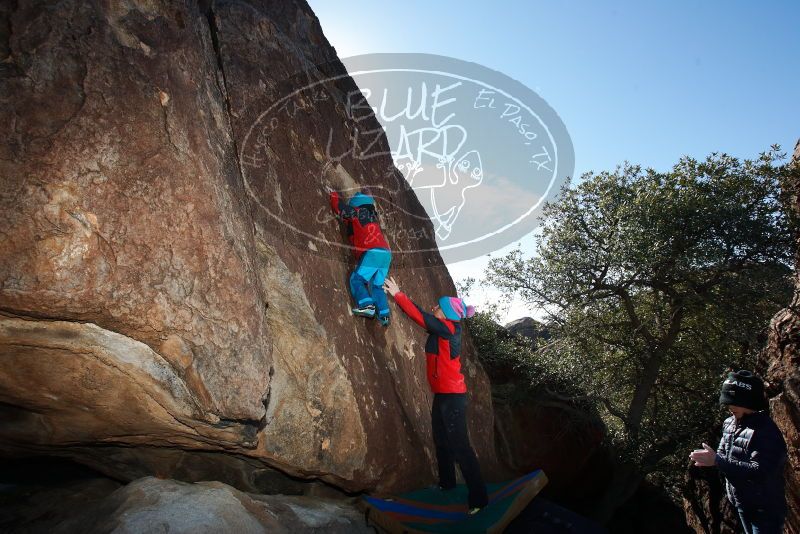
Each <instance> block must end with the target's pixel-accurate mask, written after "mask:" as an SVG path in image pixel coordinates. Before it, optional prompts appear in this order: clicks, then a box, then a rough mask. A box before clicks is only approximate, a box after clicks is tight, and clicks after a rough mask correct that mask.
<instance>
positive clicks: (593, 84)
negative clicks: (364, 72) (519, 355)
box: [310, 0, 800, 318]
mask: <svg viewBox="0 0 800 534" xmlns="http://www.w3.org/2000/svg"><path fill="white" fill-rule="evenodd" d="M310 4H311V7H312V8H313V9H314V11H315V12H316V14H317V16H318V17H319V19H320V22H321V24H322V29H323V31H324V32H325V35H326V36H327V38H328V40H329V41H330V42H331V44H332V45H333V46H334V47H335V48H336V50H337V52H338V53H339V56H340V57H347V56H351V55H357V54H365V53H372V52H426V53H431V54H441V55H446V56H452V57H455V58H459V59H464V60H467V61H473V62H476V63H480V64H482V65H484V66H486V67H489V68H492V69H495V70H499V71H501V72H503V73H504V74H506V75H508V76H510V77H512V78H515V79H517V80H519V81H520V82H522V83H523V84H525V85H527V86H528V87H530V88H532V89H534V90H535V91H536V92H537V93H538V94H539V95H540V96H541V97H543V98H544V99H545V100H546V101H547V102H548V103H549V104H550V105H551V106H552V107H553V108H554V109H555V110H556V111H557V112H558V114H559V115H560V116H561V119H562V120H563V121H564V123H565V124H566V126H567V129H568V131H569V133H570V135H571V137H572V141H573V144H574V147H575V163H576V169H575V171H576V175H580V174H581V173H583V172H585V171H589V170H604V169H612V168H613V167H614V166H616V165H617V164H619V163H621V162H623V161H625V160H628V161H631V162H634V163H640V164H642V165H645V166H649V167H654V168H656V169H660V170H665V169H667V168H669V167H670V166H671V165H672V164H673V163H675V162H676V161H677V160H678V158H679V157H680V156H681V155H684V154H688V155H692V156H696V157H704V156H705V155H707V154H708V153H710V152H712V151H724V152H728V153H730V154H733V155H735V156H739V157H754V156H756V155H757V154H758V153H759V152H762V151H764V150H766V149H767V148H768V147H769V146H770V145H771V144H773V143H779V144H780V145H781V146H782V147H783V149H784V150H785V151H787V152H791V150H792V149H793V147H794V143H795V141H796V140H797V138H798V137H800V75H798V74H799V73H798V70H799V69H798V67H800V1H798V0H782V1H773V2H770V1H765V2H751V1H744V0H728V1H725V2H723V1H693V2H690V1H683V0H682V1H662V2H646V1H641V0H640V1H632V0H631V1H627V0H626V1H588V0H581V1H571V2H556V1H548V2H540V1H528V2H522V1H517V2H505V3H503V2H498V3H495V4H490V3H489V2H469V1H460V2H455V1H428V2H423V1H417V0H410V1H404V2H374V1H373V2H367V1H361V0H359V1H356V0H352V1H351V0H338V1H331V0H327V1H323V0H311V1H310ZM523 246H525V247H527V246H529V243H528V242H527V240H523ZM483 263H485V262H483ZM462 264H464V265H462ZM481 265H482V263H481V262H480V261H472V262H461V264H457V265H455V266H451V272H452V273H453V275H454V277H456V278H460V277H462V276H465V275H467V274H473V275H479V274H480V272H479V271H480V270H481ZM511 315H512V316H513V315H514V314H513V313H512V314H511ZM516 315H519V314H516ZM511 318H513V317H511Z"/></svg>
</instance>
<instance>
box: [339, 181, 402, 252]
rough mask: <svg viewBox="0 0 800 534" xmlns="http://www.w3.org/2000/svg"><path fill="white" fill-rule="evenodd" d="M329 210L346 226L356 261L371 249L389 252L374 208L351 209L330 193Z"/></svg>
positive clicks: (351, 207)
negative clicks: (382, 249)
mask: <svg viewBox="0 0 800 534" xmlns="http://www.w3.org/2000/svg"><path fill="white" fill-rule="evenodd" d="M330 200H331V209H332V210H333V212H334V213H335V214H336V216H337V217H339V218H340V219H342V221H344V223H345V224H346V225H347V238H348V239H349V240H350V244H351V245H353V247H355V254H356V259H359V258H361V255H362V254H364V251H367V250H369V249H371V248H385V249H386V250H389V243H387V242H386V238H385V237H383V232H381V226H380V224H379V223H378V213H377V212H376V211H375V206H360V207H355V208H354V207H353V206H350V205H349V204H347V203H345V202H344V200H342V198H341V197H340V196H339V193H337V192H336V191H334V192H332V193H331V198H330Z"/></svg>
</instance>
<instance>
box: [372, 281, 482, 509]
mask: <svg viewBox="0 0 800 534" xmlns="http://www.w3.org/2000/svg"><path fill="white" fill-rule="evenodd" d="M384 288H385V289H386V291H388V292H389V294H390V295H391V296H392V297H393V298H394V301H395V302H396V303H397V305H398V306H400V309H401V310H403V312H404V313H405V314H406V315H408V316H409V317H410V318H411V319H412V320H413V321H414V322H415V323H417V324H418V325H419V326H421V327H422V328H424V329H425V330H426V331H427V332H428V340H427V341H426V342H425V358H426V364H427V365H426V368H427V376H428V384H429V385H430V387H431V391H432V392H433V394H434V395H433V407H432V409H431V427H432V428H433V441H434V444H435V445H436V463H437V466H438V471H439V487H440V488H441V489H443V490H449V489H452V488H454V487H455V486H456V464H458V467H459V469H461V474H462V475H463V476H464V481H465V482H466V483H467V491H468V497H467V501H468V502H467V505H468V507H469V513H470V514H474V513H477V512H478V511H480V509H481V508H483V507H484V506H486V505H487V504H488V502H489V498H488V495H487V493H486V485H485V484H484V482H483V477H482V476H481V470H480V464H479V463H478V458H477V456H475V451H474V450H473V449H472V445H471V444H470V442H469V435H468V434H467V385H466V383H465V382H464V375H463V374H462V373H461V323H460V321H461V319H465V318H467V317H471V316H472V315H473V314H474V313H475V309H474V308H473V307H472V306H467V305H466V304H465V303H464V301H463V300H462V299H459V298H455V297H442V298H440V299H439V303H438V305H437V306H435V307H434V308H433V310H432V311H433V313H428V312H426V311H425V310H423V309H422V308H420V307H419V306H417V305H416V304H415V303H414V302H413V301H412V300H411V299H410V298H408V297H407V296H406V295H405V293H403V292H402V291H400V287H398V285H397V282H395V281H394V279H392V278H387V279H386V283H385V284H384Z"/></svg>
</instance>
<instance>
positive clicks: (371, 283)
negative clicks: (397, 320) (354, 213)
mask: <svg viewBox="0 0 800 534" xmlns="http://www.w3.org/2000/svg"><path fill="white" fill-rule="evenodd" d="M391 263H392V253H391V252H390V251H388V250H386V249H385V248H371V249H369V250H367V251H366V252H364V254H363V255H362V256H361V259H360V260H359V261H358V265H356V270H355V271H353V274H351V275H350V293H351V294H352V295H353V300H355V301H356V305H357V306H358V307H359V308H363V307H364V306H368V305H370V304H374V305H375V307H376V308H377V310H378V316H381V317H386V316H388V315H389V303H388V302H387V300H386V293H384V292H383V282H384V280H386V276H388V274H389V266H390V265H391Z"/></svg>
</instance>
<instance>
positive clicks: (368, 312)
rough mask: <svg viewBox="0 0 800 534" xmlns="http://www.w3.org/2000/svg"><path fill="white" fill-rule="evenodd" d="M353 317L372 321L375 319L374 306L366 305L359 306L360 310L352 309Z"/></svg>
mask: <svg viewBox="0 0 800 534" xmlns="http://www.w3.org/2000/svg"><path fill="white" fill-rule="evenodd" d="M353 315H358V316H359V317H367V318H369V319H372V318H373V317H375V305H374V304H367V305H366V306H361V307H360V308H353Z"/></svg>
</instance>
